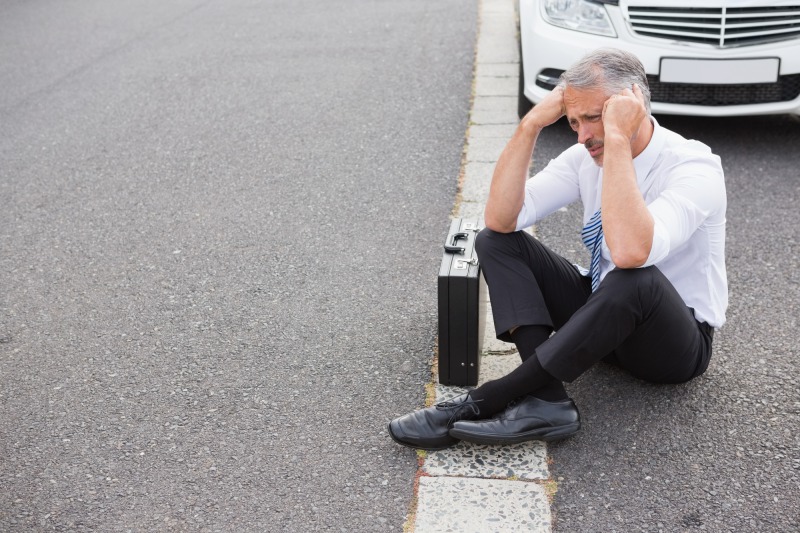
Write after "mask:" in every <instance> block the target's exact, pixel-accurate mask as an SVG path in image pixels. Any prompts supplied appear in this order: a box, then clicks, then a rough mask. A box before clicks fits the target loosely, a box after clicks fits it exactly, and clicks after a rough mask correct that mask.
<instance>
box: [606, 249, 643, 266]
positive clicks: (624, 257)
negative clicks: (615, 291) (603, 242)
mask: <svg viewBox="0 0 800 533" xmlns="http://www.w3.org/2000/svg"><path fill="white" fill-rule="evenodd" d="M648 257H650V252H649V251H647V250H644V249H638V250H621V251H618V252H616V253H615V252H613V251H612V252H611V261H613V263H614V265H615V266H616V267H617V268H639V267H640V266H642V265H644V264H645V263H646V262H647V258H648Z"/></svg>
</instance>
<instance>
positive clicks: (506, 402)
mask: <svg viewBox="0 0 800 533" xmlns="http://www.w3.org/2000/svg"><path fill="white" fill-rule="evenodd" d="M649 100H650V95H649V88H648V86H647V78H646V75H645V71H644V68H643V66H642V64H641V63H640V62H639V60H638V59H637V58H636V57H635V56H633V55H632V54H630V53H627V52H624V51H621V50H615V49H602V50H598V51H595V52H593V53H590V54H589V55H587V56H586V57H585V58H583V59H582V60H581V61H579V62H578V63H577V64H575V65H574V66H572V67H571V68H570V69H569V70H568V71H566V72H565V73H564V74H563V75H562V77H561V82H560V85H559V87H557V88H556V89H554V90H553V91H552V92H551V93H550V95H549V96H548V97H547V98H545V99H544V100H543V101H542V102H540V103H539V104H538V105H536V106H535V107H534V108H533V109H532V110H531V111H530V112H529V113H528V114H527V115H526V116H525V117H524V118H523V119H522V121H521V122H520V125H519V127H518V128H517V130H516V132H515V134H514V136H513V137H512V138H511V140H510V141H509V143H508V145H507V146H506V148H505V150H504V151H503V153H502V154H501V156H500V159H499V160H498V162H497V166H496V168H495V172H494V176H493V178H492V184H491V188H490V192H489V198H488V200H487V203H486V211H485V217H484V218H485V221H486V229H484V230H483V231H482V232H481V233H480V234H479V235H478V239H477V241H476V249H477V252H478V256H479V258H480V261H481V265H482V268H483V272H484V275H485V277H486V281H487V283H488V285H489V293H490V296H491V301H492V310H493V314H494V321H495V330H496V331H497V332H498V335H497V336H498V338H499V339H502V340H505V341H512V342H514V343H515V344H516V346H517V349H518V351H519V354H520V356H521V358H522V364H521V365H520V366H518V367H517V368H516V369H515V370H514V371H512V372H511V373H509V374H507V375H506V376H504V377H502V378H500V379H498V380H494V381H490V382H487V383H485V384H483V385H481V386H480V387H477V388H475V389H473V390H472V391H470V392H468V393H467V394H464V395H462V396H459V397H457V398H455V399H453V400H451V401H448V402H442V403H440V404H437V405H435V406H433V407H430V408H428V409H423V410H420V411H416V412H414V413H411V414H408V415H405V416H403V417H400V418H398V419H395V420H393V421H392V422H391V423H390V424H389V433H390V435H391V436H392V438H393V439H394V440H395V441H397V442H398V443H400V444H403V445H406V446H411V447H416V448H423V449H440V448H445V447H447V446H450V445H452V444H454V443H456V442H457V441H458V440H459V439H461V440H465V441H470V442H474V443H481V444H501V443H517V442H523V441H527V440H533V439H538V440H554V439H560V438H564V437H567V436H569V435H572V434H573V433H575V432H576V431H578V429H579V428H580V416H579V414H578V410H577V408H576V406H575V404H574V403H573V401H572V400H571V399H570V398H569V397H568V396H567V393H566V391H565V389H564V386H563V382H565V381H566V382H570V381H573V380H574V379H575V378H577V377H578V376H580V375H581V374H582V373H583V372H585V371H586V370H588V369H589V368H590V367H591V366H592V365H594V364H595V363H597V362H599V361H601V360H607V361H610V362H613V363H615V364H618V365H620V366H621V367H622V368H624V369H626V370H627V371H629V372H630V373H631V374H633V375H634V376H636V377H638V378H640V379H644V380H648V381H652V382H656V383H682V382H686V381H689V380H691V379H692V378H694V377H696V376H699V375H700V374H702V373H703V372H704V371H705V370H706V368H707V366H708V363H709V359H710V357H711V343H712V338H713V332H714V329H715V328H718V327H720V326H721V325H722V324H723V322H724V321H725V310H726V308H727V299H728V297H727V279H726V273H725V257H724V252H725V250H724V247H725V209H726V195H725V184H724V177H723V172H722V167H721V165H720V161H719V158H718V157H717V156H716V155H714V154H712V153H711V151H710V150H709V148H708V147H706V146H705V145H703V144H701V143H699V142H697V141H691V140H686V139H684V138H683V137H681V136H680V135H678V134H676V133H673V132H671V131H669V130H667V129H665V128H662V127H661V126H659V125H658V123H657V122H656V120H655V119H654V118H653V117H652V116H650V114H649V106H650V102H649ZM564 115H566V118H567V120H568V121H569V124H570V126H571V127H572V129H573V130H574V131H575V132H576V133H577V135H578V144H576V145H574V146H572V147H571V148H569V149H567V150H566V151H565V152H563V153H562V154H561V155H560V156H559V157H557V158H556V159H554V160H552V161H551V162H550V163H549V164H548V165H547V167H546V168H545V169H544V170H542V171H541V172H540V173H538V174H537V175H536V176H534V177H533V178H531V179H530V180H527V177H528V169H529V165H530V161H531V158H532V156H533V154H534V149H535V146H536V139H537V137H538V135H539V133H540V132H541V131H542V129H544V128H545V127H547V126H549V125H551V124H553V123H554V122H556V121H557V120H559V119H560V118H561V117H562V116H564ZM576 200H581V201H582V203H583V221H584V224H585V226H584V228H583V231H582V234H581V236H582V239H583V241H584V243H585V244H586V245H587V247H588V249H589V252H590V254H591V261H590V265H589V266H590V267H589V269H588V270H584V269H580V268H579V267H577V266H575V265H572V264H570V262H569V261H567V260H566V259H564V258H563V257H561V256H559V255H557V254H556V253H554V252H553V251H551V250H550V249H548V248H547V247H546V246H545V245H543V244H542V243H541V242H539V241H538V240H536V239H535V238H533V237H532V236H531V235H530V234H528V233H526V232H523V231H521V230H522V229H524V228H526V227H528V226H530V225H532V224H533V223H535V222H536V221H538V220H540V219H541V218H543V217H545V216H547V215H548V214H550V213H552V212H554V211H556V210H558V209H559V208H561V207H563V206H565V205H568V204H570V203H572V202H574V201H576Z"/></svg>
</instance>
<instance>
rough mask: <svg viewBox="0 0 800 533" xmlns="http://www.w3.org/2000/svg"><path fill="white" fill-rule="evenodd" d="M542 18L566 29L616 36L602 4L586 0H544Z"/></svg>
mask: <svg viewBox="0 0 800 533" xmlns="http://www.w3.org/2000/svg"><path fill="white" fill-rule="evenodd" d="M542 11H543V13H544V18H545V20H547V22H549V23H550V24H553V25H554V26H559V27H561V28H567V29H568V30H575V31H582V32H586V33H595V34H597V35H606V36H608V37H616V36H617V32H615V31H614V27H613V26H612V25H611V19H609V18H608V12H607V11H606V8H605V6H604V5H602V4H598V3H596V2H590V1H588V0H544V9H543V10H542Z"/></svg>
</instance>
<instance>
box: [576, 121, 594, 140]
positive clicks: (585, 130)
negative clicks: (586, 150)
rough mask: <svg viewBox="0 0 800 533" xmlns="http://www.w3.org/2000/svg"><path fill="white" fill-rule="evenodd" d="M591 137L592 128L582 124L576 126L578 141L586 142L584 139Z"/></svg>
mask: <svg viewBox="0 0 800 533" xmlns="http://www.w3.org/2000/svg"><path fill="white" fill-rule="evenodd" d="M591 138H592V129H591V128H589V127H588V125H586V124H583V125H581V126H579V127H578V142H579V143H580V144H586V141H588V140H589V139H591Z"/></svg>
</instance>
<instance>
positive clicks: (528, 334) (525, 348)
mask: <svg viewBox="0 0 800 533" xmlns="http://www.w3.org/2000/svg"><path fill="white" fill-rule="evenodd" d="M551 331H552V330H551V329H550V327H549V326H520V327H518V328H517V329H515V330H514V331H513V332H512V333H511V340H512V341H514V344H516V345H517V351H518V352H519V357H520V359H522V362H523V363H524V362H525V361H527V360H528V359H529V358H530V357H531V356H533V355H534V354H535V353H536V348H538V347H539V345H540V344H542V343H543V342H544V341H546V340H547V339H549V338H550V333H551ZM529 394H531V395H532V396H536V397H537V398H539V399H542V400H545V401H547V402H556V401H558V400H566V399H567V398H569V396H568V395H567V391H566V389H565V388H564V384H563V383H561V381H559V380H557V379H555V378H553V379H552V380H550V382H548V383H547V384H545V385H543V386H542V387H540V388H539V389H537V390H535V391H533V392H530V393H529Z"/></svg>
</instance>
